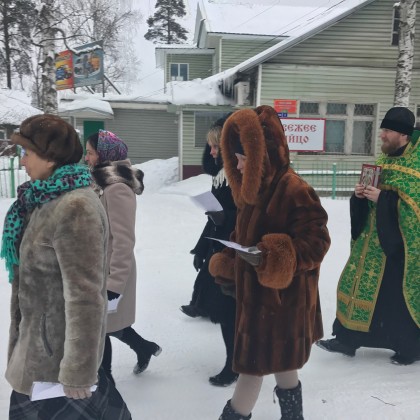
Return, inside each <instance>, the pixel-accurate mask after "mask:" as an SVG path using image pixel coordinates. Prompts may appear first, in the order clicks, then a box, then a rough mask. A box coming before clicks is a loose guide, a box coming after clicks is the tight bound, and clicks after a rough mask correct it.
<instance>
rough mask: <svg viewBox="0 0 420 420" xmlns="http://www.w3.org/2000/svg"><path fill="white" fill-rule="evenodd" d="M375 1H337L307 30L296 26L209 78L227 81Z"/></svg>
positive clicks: (308, 26) (311, 22)
mask: <svg viewBox="0 0 420 420" xmlns="http://www.w3.org/2000/svg"><path fill="white" fill-rule="evenodd" d="M227 1H228V0H227ZM297 1H298V0H297ZM374 1H376V0H344V1H339V2H337V1H336V3H335V4H337V6H334V5H333V6H331V7H330V8H328V9H326V10H324V11H323V12H322V13H321V14H319V16H317V17H316V19H313V20H312V21H308V22H307V25H306V27H305V30H298V28H297V27H296V30H295V31H294V32H296V33H295V35H293V36H290V38H288V39H286V40H284V41H281V42H279V43H278V44H276V45H274V46H272V47H271V48H268V49H267V50H265V51H263V52H261V53H259V54H257V55H255V56H254V57H251V58H249V59H248V60H245V61H243V62H242V63H239V64H238V65H236V66H235V67H232V68H230V69H228V70H225V71H223V72H221V73H218V74H215V75H213V76H210V77H208V78H207V79H208V80H209V81H210V82H211V81H214V80H218V81H226V80H229V79H232V78H233V77H234V76H235V75H236V74H237V73H241V72H244V71H247V70H249V69H250V68H252V67H255V66H257V65H259V64H260V63H262V62H264V61H267V60H269V59H270V58H271V57H273V56H275V55H278V54H280V53H282V52H284V51H286V50H288V49H289V48H292V47H293V46H295V45H297V44H299V43H300V42H302V41H305V40H306V39H309V38H311V37H312V36H314V35H316V34H318V33H320V32H322V31H324V30H325V29H327V28H329V27H331V26H333V25H334V24H336V23H337V22H339V21H340V20H342V19H344V18H346V17H348V16H349V15H351V14H352V13H354V12H355V11H357V10H359V9H361V8H363V7H365V6H367V5H368V4H370V3H373V2H374ZM338 6H340V7H338ZM207 79H206V80H207Z"/></svg>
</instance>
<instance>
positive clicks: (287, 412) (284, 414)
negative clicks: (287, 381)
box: [274, 381, 303, 420]
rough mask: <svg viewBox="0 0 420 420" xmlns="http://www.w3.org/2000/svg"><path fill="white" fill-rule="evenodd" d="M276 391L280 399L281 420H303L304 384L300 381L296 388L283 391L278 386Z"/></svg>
mask: <svg viewBox="0 0 420 420" xmlns="http://www.w3.org/2000/svg"><path fill="white" fill-rule="evenodd" d="M274 391H275V392H276V395H277V398H278V399H279V404H280V411H281V419H280V420H303V408H302V384H301V383H300V381H299V384H298V386H297V387H296V388H292V389H281V388H279V387H278V386H276V387H275V388H274Z"/></svg>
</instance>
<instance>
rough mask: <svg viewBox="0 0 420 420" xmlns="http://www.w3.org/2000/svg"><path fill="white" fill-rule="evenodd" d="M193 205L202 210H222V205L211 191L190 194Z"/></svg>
mask: <svg viewBox="0 0 420 420" xmlns="http://www.w3.org/2000/svg"><path fill="white" fill-rule="evenodd" d="M190 198H191V200H192V201H193V202H194V204H195V205H197V206H198V207H200V208H201V209H203V210H204V211H222V210H223V207H222V206H221V204H220V203H219V201H218V200H217V198H216V197H215V196H214V195H213V193H212V192H211V191H206V192H205V193H202V194H198V195H192V196H190Z"/></svg>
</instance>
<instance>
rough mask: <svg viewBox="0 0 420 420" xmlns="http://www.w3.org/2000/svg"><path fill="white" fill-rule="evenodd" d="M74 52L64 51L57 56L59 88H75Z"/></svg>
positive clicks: (56, 65)
mask: <svg viewBox="0 0 420 420" xmlns="http://www.w3.org/2000/svg"><path fill="white" fill-rule="evenodd" d="M73 83H74V82H73V53H72V52H71V51H70V50H66V51H62V52H61V53H59V54H58V55H57V57H56V58H55V85H56V88H57V90H62V89H71V88H73Z"/></svg>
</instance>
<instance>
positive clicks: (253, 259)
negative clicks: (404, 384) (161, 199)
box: [236, 247, 262, 267]
mask: <svg viewBox="0 0 420 420" xmlns="http://www.w3.org/2000/svg"><path fill="white" fill-rule="evenodd" d="M255 251H258V252H255V253H252V254H250V253H248V252H243V251H239V250H236V253H237V254H238V255H239V257H240V258H242V259H243V260H245V261H246V262H247V263H249V264H251V265H252V266H254V267H257V266H259V265H260V264H261V258H262V252H261V251H259V250H258V248H257V247H255Z"/></svg>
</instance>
